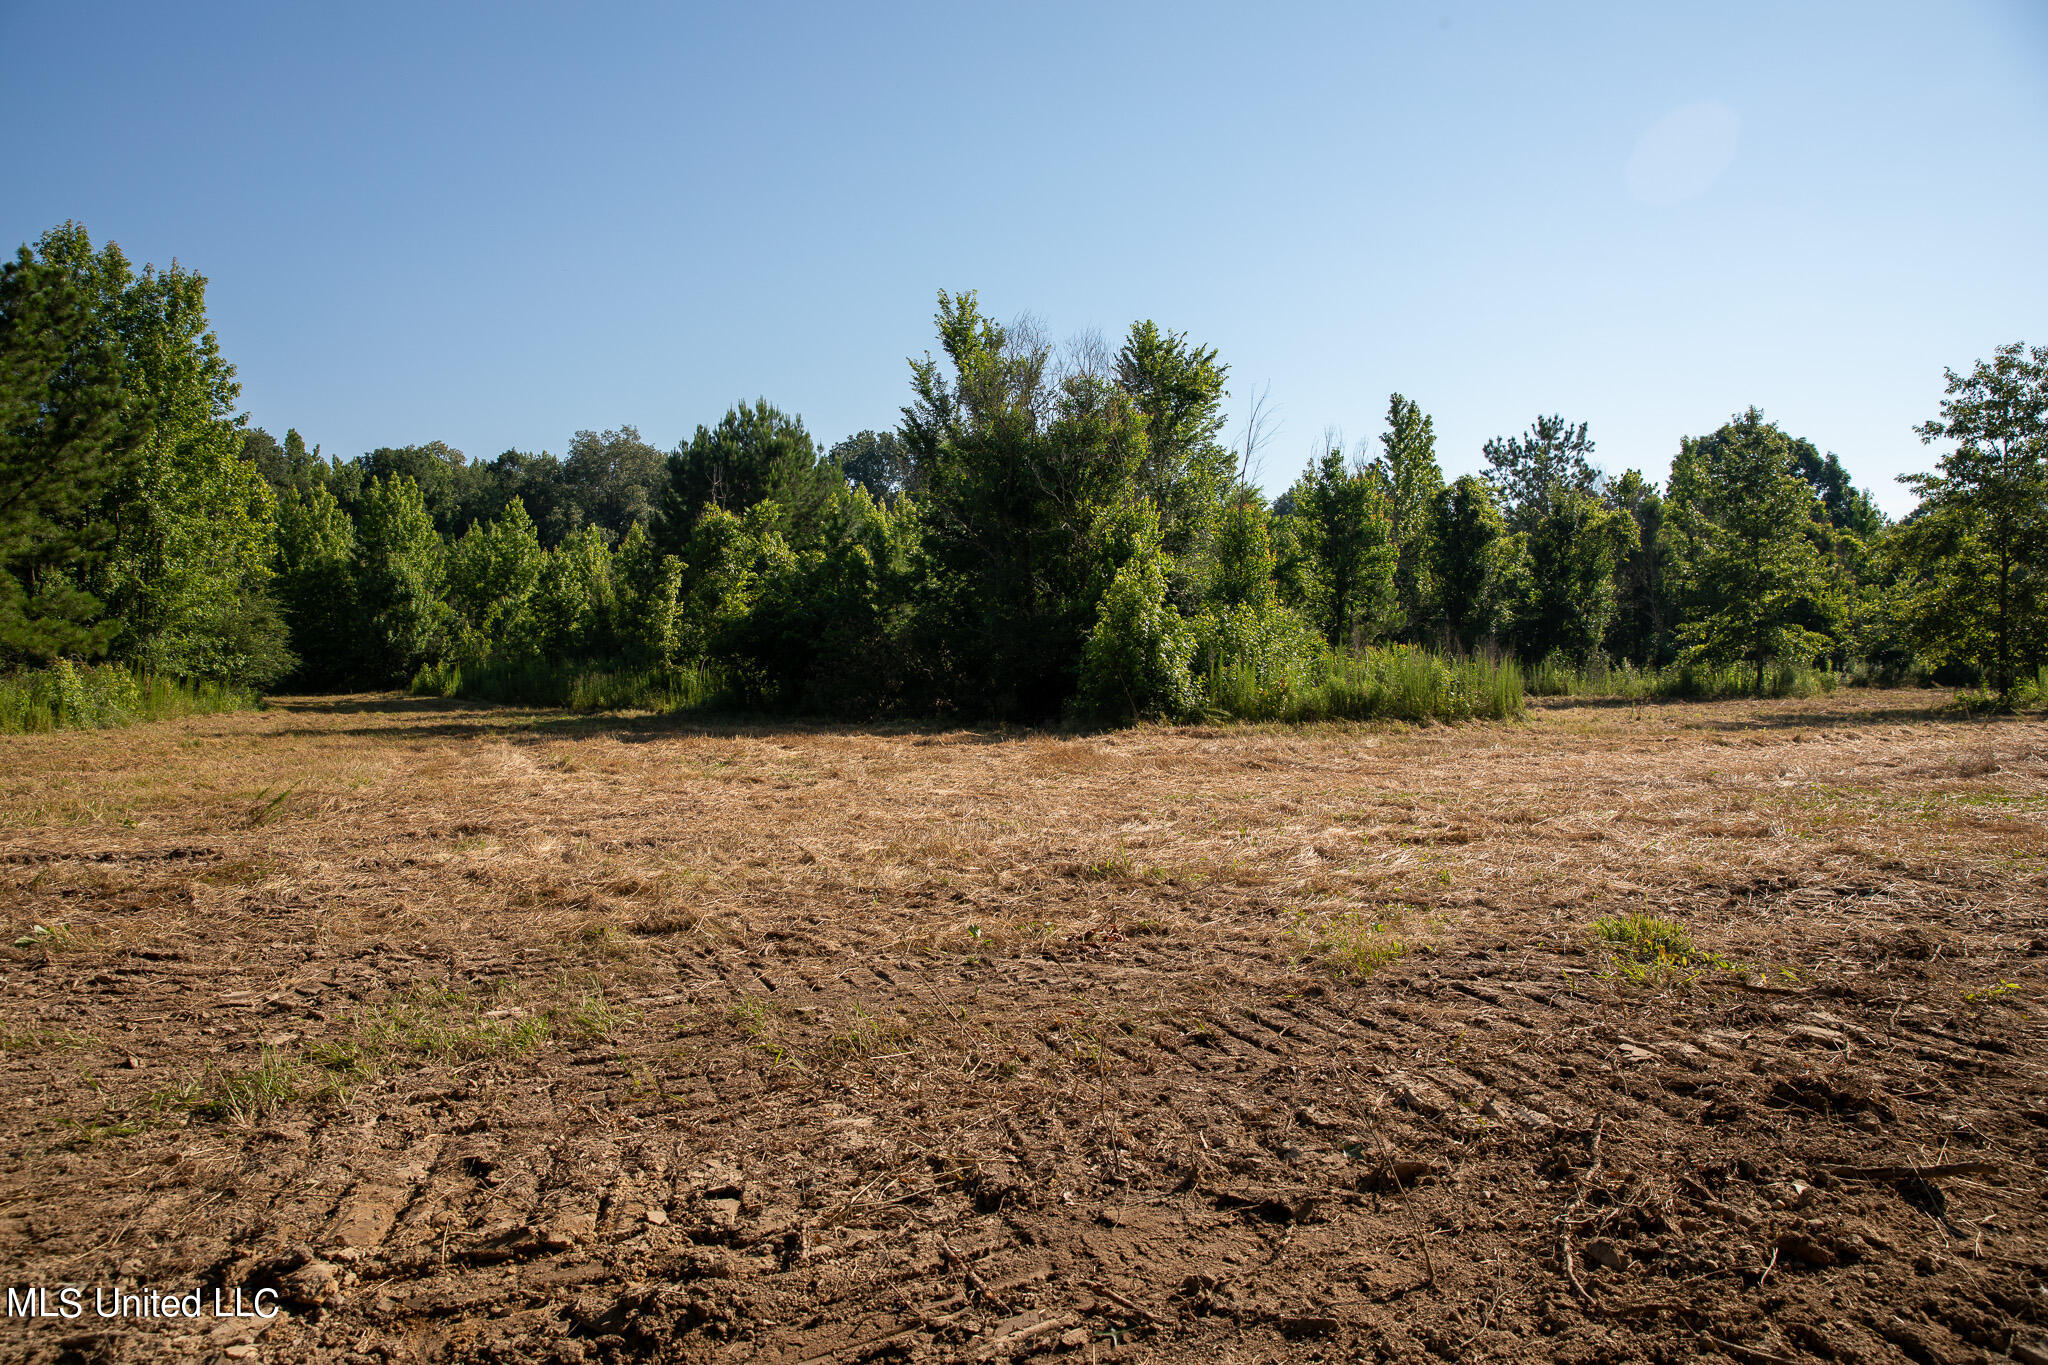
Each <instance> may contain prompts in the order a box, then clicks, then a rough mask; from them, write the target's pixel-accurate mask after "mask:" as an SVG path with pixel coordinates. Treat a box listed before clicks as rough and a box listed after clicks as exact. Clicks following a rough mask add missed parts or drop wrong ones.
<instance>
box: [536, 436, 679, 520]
mask: <svg viewBox="0 0 2048 1365" xmlns="http://www.w3.org/2000/svg"><path fill="white" fill-rule="evenodd" d="M666 478H667V460H666V458H665V457H664V456H663V455H662V453H661V452H660V451H659V450H656V449H655V448H654V447H653V446H651V445H649V444H648V443H647V442H646V441H643V440H641V439H640V431H639V428H637V427H630V426H625V427H620V428H619V429H618V430H617V431H607V432H603V433H601V434H600V433H598V432H595V431H579V432H577V433H576V436H575V439H574V440H572V441H570V442H569V458H568V459H567V460H565V461H563V464H562V479H563V482H564V483H566V484H567V485H568V487H569V491H570V493H571V495H572V496H573V497H575V499H576V501H577V502H578V503H580V504H581V505H582V509H583V520H584V521H586V522H588V523H590V524H592V525H596V526H601V527H603V528H604V530H605V532H606V534H607V535H608V536H610V537H611V538H612V539H613V540H617V539H618V538H619V537H621V536H623V535H625V534H626V532H627V531H628V530H629V529H631V528H632V527H634V526H638V525H640V524H642V523H643V522H646V521H648V520H650V519H651V518H652V517H653V515H654V499H655V498H656V497H658V496H659V495H660V492H661V486H662V484H663V483H664V482H665V481H666Z"/></svg>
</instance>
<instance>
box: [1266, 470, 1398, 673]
mask: <svg viewBox="0 0 2048 1365" xmlns="http://www.w3.org/2000/svg"><path fill="white" fill-rule="evenodd" d="M1288 495H1289V497H1290V498H1291V500H1292V501H1291V506H1292V508H1293V511H1292V513H1291V515H1290V516H1289V517H1288V521H1289V523H1290V527H1289V537H1288V539H1289V541H1290V546H1291V548H1292V550H1293V551H1294V554H1295V556H1297V559H1296V563H1295V564H1294V565H1293V566H1283V582H1285V583H1286V584H1287V585H1288V586H1289V587H1291V588H1292V590H1293V593H1294V595H1295V601H1294V602H1293V603H1292V605H1297V606H1299V607H1301V608H1302V610H1303V611H1304V612H1305V613H1306V614H1307V616H1308V618H1309V620H1310V621H1312V622H1313V623H1314V624H1315V626H1316V628H1317V629H1318V630H1319V631H1321V632H1322V635H1323V638H1324V639H1325V640H1327V641H1328V642H1329V643H1330V644H1333V645H1339V646H1348V647H1350V648H1353V649H1362V648H1364V647H1365V646H1366V645H1367V644H1369V643H1371V642H1372V640H1373V639H1374V638H1376V637H1377V636H1378V635H1379V634H1380V633H1381V632H1382V631H1383V630H1384V628H1385V626H1386V625H1387V623H1388V621H1389V619H1390V618H1391V616H1392V614H1393V612H1394V609H1395V608H1394V568H1395V560H1396V554H1395V547H1394V545H1393V538H1392V533H1391V529H1390V527H1389V524H1388V518H1387V501H1386V498H1385V497H1384V496H1382V495H1381V493H1380V491H1379V488H1378V487H1377V485H1376V481H1375V480H1374V479H1373V478H1372V477H1370V476H1369V475H1368V474H1367V473H1366V472H1365V471H1363V470H1354V469H1350V468H1348V467H1347V466H1346V465H1345V461H1344V452H1343V451H1342V450H1341V449H1337V448H1335V447H1332V448H1331V449H1330V450H1329V451H1327V452H1326V453H1325V454H1324V456H1323V458H1322V459H1321V460H1319V461H1317V462H1316V463H1315V464H1313V465H1311V466H1310V467H1309V470H1308V472H1307V473H1305V474H1303V475H1302V476H1301V478H1300V479H1299V480H1297V481H1296V482H1295V485H1294V487H1293V488H1292V489H1290V490H1289V493H1288Z"/></svg>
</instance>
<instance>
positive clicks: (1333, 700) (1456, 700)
mask: <svg viewBox="0 0 2048 1365" xmlns="http://www.w3.org/2000/svg"><path fill="white" fill-rule="evenodd" d="M1203 691H1204V693H1205V696H1206V699H1207V705H1208V708H1209V709H1210V710H1211V711H1212V712H1214V713H1215V714H1216V716H1217V717H1218V718H1219V719H1232V720H1278V721H1290V722H1301V721H1323V720H1405V721H1426V720H1443V721H1454V720H1473V719H1485V720H1509V719H1513V718H1514V717H1517V716H1520V715H1521V714H1522V711H1523V699H1522V695H1523V686H1522V670H1521V668H1520V666H1519V665H1517V664H1516V663H1515V662H1514V661H1513V660H1511V659H1509V660H1499V661H1495V660H1489V659H1483V658H1473V659H1452V658H1447V657H1445V656H1443V655H1441V654H1436V653H1433V652H1431V651H1429V650H1425V649H1416V648H1413V647H1410V646H1406V645H1396V646H1393V647H1391V648H1387V649H1369V650H1366V651H1365V652H1364V653H1363V654H1351V653H1339V652H1334V651H1333V652H1329V653H1326V654H1324V655H1323V656H1322V657H1321V658H1318V659H1316V660H1314V661H1312V662H1311V663H1309V664H1307V665H1305V666H1304V667H1303V668H1302V669H1301V670H1300V673H1299V674H1298V675H1281V676H1279V677H1274V676H1272V675H1270V674H1266V675H1263V676H1262V674H1261V672H1260V671H1259V670H1258V669H1257V668H1255V667H1253V666H1252V665H1250V664H1248V663H1240V664H1219V665H1217V666H1216V667H1214V668H1212V669H1210V671H1209V673H1208V675H1207V676H1206V678H1204V679H1203Z"/></svg>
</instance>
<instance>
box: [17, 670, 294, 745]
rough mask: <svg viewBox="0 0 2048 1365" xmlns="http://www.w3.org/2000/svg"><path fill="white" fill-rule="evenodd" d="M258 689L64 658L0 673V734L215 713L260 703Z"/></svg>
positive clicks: (94, 727)
mask: <svg viewBox="0 0 2048 1365" xmlns="http://www.w3.org/2000/svg"><path fill="white" fill-rule="evenodd" d="M261 704H262V703H261V701H260V699H259V698H258V697H257V695H256V693H255V691H254V690H253V689H250V688H246V687H237V686H235V685H234V684H232V683H222V682H180V681H177V680H175V679H172V678H159V677H153V676H151V675H149V674H146V673H135V672H131V671H130V670H128V669H126V668H121V667H117V666H115V665H112V664H99V665H88V666H80V665H77V664H74V663H72V662H71V661H70V660H68V659H59V660H58V661H57V662H56V663H54V664H52V665H50V666H49V667H48V668H38V669H32V670H26V671H23V672H20V673H14V674H9V675H7V676H5V677H0V734H10V735H19V734H41V733H45V732H48V731H51V730H100V729H108V728H111V727H114V726H120V725H133V724H135V723H136V722H138V721H150V720H169V719H171V718H173V717H176V716H211V715H218V714H220V713H221V712H224V711H242V710H247V709H249V708H250V707H254V706H259V705H261Z"/></svg>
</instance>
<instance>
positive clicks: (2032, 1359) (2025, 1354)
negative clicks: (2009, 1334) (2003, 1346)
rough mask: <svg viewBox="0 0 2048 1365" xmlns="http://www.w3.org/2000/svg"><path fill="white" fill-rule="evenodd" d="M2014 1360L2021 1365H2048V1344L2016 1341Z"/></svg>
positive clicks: (2013, 1349)
mask: <svg viewBox="0 0 2048 1365" xmlns="http://www.w3.org/2000/svg"><path fill="white" fill-rule="evenodd" d="M2012 1358H2013V1359H2014V1360H2017V1361H2018V1362H2019V1363H2020V1365H2048V1342H2042V1341H2015V1342H2013V1344H2012Z"/></svg>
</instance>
